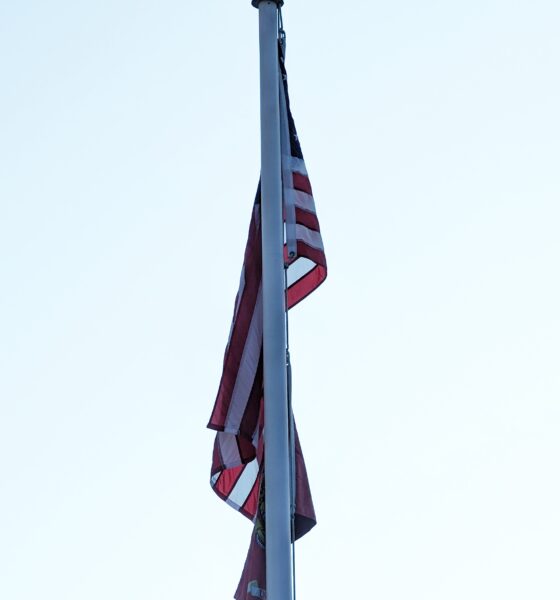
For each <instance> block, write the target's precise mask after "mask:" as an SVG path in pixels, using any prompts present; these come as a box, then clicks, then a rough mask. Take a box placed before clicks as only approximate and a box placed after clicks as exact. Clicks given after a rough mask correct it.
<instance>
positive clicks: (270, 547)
mask: <svg viewBox="0 0 560 600" xmlns="http://www.w3.org/2000/svg"><path fill="white" fill-rule="evenodd" d="M252 4H253V6H255V7H256V8H258V10H259V47H260V101H261V198H262V200H261V203H262V205H261V211H262V255H263V267H262V270H263V346H264V348H263V350H264V362H263V368H264V419H265V421H264V424H265V425H264V447H265V502H266V509H265V526H266V593H267V600H292V598H293V593H292V592H293V586H292V564H291V515H290V456H289V441H288V439H289V438H288V422H289V421H288V400H287V375H286V330H285V311H286V307H285V291H284V254H283V246H284V238H283V219H282V180H281V163H280V107H279V72H278V7H279V6H282V4H283V0H252Z"/></svg>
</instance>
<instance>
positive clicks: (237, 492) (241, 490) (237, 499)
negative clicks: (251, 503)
mask: <svg viewBox="0 0 560 600" xmlns="http://www.w3.org/2000/svg"><path fill="white" fill-rule="evenodd" d="M258 474H259V464H258V461H257V459H256V458H255V459H254V460H252V461H251V462H250V463H248V464H247V465H246V466H245V468H244V469H243V472H242V473H241V476H240V477H239V479H238V480H237V482H236V484H235V486H234V487H233V490H231V493H230V495H229V497H228V500H227V503H228V504H230V505H231V506H233V507H234V508H235V509H236V510H239V509H240V508H241V507H242V506H243V504H244V503H245V500H247V497H248V496H249V494H250V493H251V490H252V489H253V486H254V485H255V480H256V479H257V475H258Z"/></svg>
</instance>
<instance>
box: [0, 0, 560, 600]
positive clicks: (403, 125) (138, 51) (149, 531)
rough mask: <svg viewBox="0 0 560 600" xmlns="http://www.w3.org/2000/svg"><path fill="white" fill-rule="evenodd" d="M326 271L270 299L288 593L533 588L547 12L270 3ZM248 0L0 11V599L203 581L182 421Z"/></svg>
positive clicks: (211, 377)
mask: <svg viewBox="0 0 560 600" xmlns="http://www.w3.org/2000/svg"><path fill="white" fill-rule="evenodd" d="M284 19H285V26H286V29H287V34H288V70H289V77H290V90H291V99H292V104H293V112H294V116H295V119H296V123H297V125H298V130H299V135H300V139H301V142H302V146H303V151H304V154H305V157H306V163H307V167H308V170H309V173H310V176H311V181H312V184H313V187H314V195H315V199H316V202H317V207H318V211H319V217H320V220H321V226H322V230H323V239H324V242H325V246H326V250H327V258H328V262H329V278H328V279H327V282H326V283H325V284H324V285H323V286H322V287H321V288H320V289H319V290H318V291H317V292H316V293H315V294H314V295H313V296H312V297H310V298H309V299H308V300H307V301H306V302H304V303H303V304H301V305H299V306H298V307H297V308H296V309H295V310H294V311H293V314H292V317H291V325H292V329H291V334H290V337H291V342H292V359H293V363H294V401H295V407H296V408H295V409H296V418H297V420H298V425H299V430H300V436H301V441H302V445H303V450H304V453H305V456H306V461H307V466H308V471H309V476H310V481H311V485H312V490H313V494H314V501H315V507H316V511H317V515H318V520H319V524H318V526H317V527H316V528H315V529H314V530H313V531H312V532H311V533H310V534H309V535H308V536H306V537H305V538H304V539H303V540H302V541H301V542H300V543H298V546H297V557H298V598H299V599H300V600H311V599H313V600H315V599H317V598H322V599H333V600H335V599H336V600H338V599H340V598H371V599H376V600H410V599H411V598H414V599H415V600H450V599H453V600H472V599H473V598H477V599H478V600H496V599H501V598H504V599H505V598H507V599H508V600H529V599H531V600H532V599H535V598H538V599H539V600H558V598H559V597H560V577H559V572H558V565H559V564H560V515H559V510H558V507H559V506H560V481H559V460H560V370H559V361H560V308H559V307H560V279H559V262H560V236H559V227H560V175H559V164H560V116H559V113H560V111H559V108H558V107H560V79H559V77H558V73H559V62H560V36H559V35H558V32H559V23H560V4H559V3H558V2H557V1H556V0H549V1H546V0H533V1H531V2H529V1H528V0H519V1H517V0H508V1H507V2H506V1H505V0H484V1H482V0H471V1H470V2H443V1H442V0H440V1H431V2H427V3H418V2H412V1H411V0H401V1H399V2H383V3H382V2H371V1H369V0H367V1H366V0H354V1H352V2H348V3H341V2H333V1H330V0H324V1H322V2H319V1H315V0H307V1H306V2H304V1H302V0H300V1H299V2H297V1H296V0H287V2H286V6H285V8H284ZM258 126H259V114H258V35H257V11H256V10H254V9H253V8H252V7H251V6H250V2H249V0H244V1H243V2H232V1H231V0H229V1H227V2H226V1H223V2H193V1H192V0H186V1H185V0H183V1H178V0H161V1H160V2H157V3H156V2H148V1H143V0H136V1H135V2H132V1H125V0H112V1H111V2H109V1H108V0H105V1H99V2H95V3H83V2H70V1H69V0H59V1H56V0H53V1H50V2H39V1H37V0H35V1H33V0H29V1H21V2H7V1H4V2H2V3H0V206H1V209H0V469H1V472H0V597H1V598H2V599H3V600H99V599H100V598H103V600H123V599H124V600H161V599H163V598H165V599H166V600H179V599H181V600H185V599H190V598H200V599H204V600H205V599H208V600H223V599H227V598H231V597H232V596H233V592H234V590H235V587H236V585H237V581H238V577H239V575H240V573H241V568H242V565H243V562H244V559H245V554H246V550H247V547H248V543H249V538H250V534H251V525H250V523H249V522H248V521H247V520H246V519H244V518H242V517H241V516H239V515H238V514H236V513H235V512H234V511H233V510H231V509H230V508H229V507H227V506H226V505H225V504H224V503H222V502H221V501H220V500H219V499H218V498H217V497H216V496H215V495H214V494H213V493H212V491H211V489H210V486H209V484H208V479H209V469H210V458H211V448H212V441H213V434H212V432H210V431H209V430H206V429H205V425H206V422H207V419H208V417H209V414H210V410H211V408H212V405H213V402H214V398H215V393H216V390H217V384H218V380H219V375H220V367H221V360H222V356H223V349H224V345H225V342H226V338H227V334H228V330H229V325H230V319H231V315H232V309H233V300H234V296H235V292H236V289H237V284H238V278H239V272H240V268H241V260H242V253H243V248H244V245H245V240H246V233H247V227H248V222H249V216H250V210H251V204H252V201H253V197H254V192H255V187H256V183H257V179H258V170H259V130H258Z"/></svg>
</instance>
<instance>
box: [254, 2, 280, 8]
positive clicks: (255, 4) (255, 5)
mask: <svg viewBox="0 0 560 600" xmlns="http://www.w3.org/2000/svg"><path fill="white" fill-rule="evenodd" d="M263 1H264V0H251V4H252V5H253V6H254V7H255V8H259V4H260V3H261V2H263ZM271 2H276V4H277V5H278V7H280V6H283V5H284V0H271Z"/></svg>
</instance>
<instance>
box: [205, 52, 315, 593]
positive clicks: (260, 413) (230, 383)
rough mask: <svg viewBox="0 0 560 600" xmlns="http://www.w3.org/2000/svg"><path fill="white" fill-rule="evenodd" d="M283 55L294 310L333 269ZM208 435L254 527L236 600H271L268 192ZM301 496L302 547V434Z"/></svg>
mask: <svg viewBox="0 0 560 600" xmlns="http://www.w3.org/2000/svg"><path fill="white" fill-rule="evenodd" d="M278 54H279V61H280V66H279V73H280V82H279V94H280V124H281V145H282V198H283V214H284V225H285V226H284V257H285V264H286V269H287V273H286V282H287V289H286V305H287V308H292V307H293V306H294V305H296V304H297V303H298V302H300V301H301V300H303V299H304V298H305V297H306V296H308V295H309V294H310V293H311V292H313V291H314V290H315V289H316V288H317V287H318V286H319V285H320V284H321V283H322V282H323V281H324V280H325V278H326V276H327V264H326V260H325V252H324V248H323V242H322V239H321V233H320V230H319V222H318V220H317V213H316V211H315V203H314V200H313V195H312V191H311V184H310V182H309V177H308V175H307V170H306V168H305V163H304V161H303V155H302V152H301V147H300V143H299V140H298V136H297V133H296V129H295V125H294V121H293V118H292V114H291V111H290V103H289V99H288V84H287V78H286V70H285V66H284V59H283V54H282V52H281V51H279V53H278ZM208 427H209V428H210V429H214V430H216V432H217V433H216V439H215V442H214V452H213V457H212V470H211V485H212V488H213V490H214V491H215V492H216V494H218V496H220V498H222V499H223V500H224V501H225V502H227V503H228V504H229V505H230V506H232V507H233V508H234V509H235V510H237V511H239V512H240V513H242V514H243V515H245V516H246V517H248V518H249V519H251V521H253V523H254V530H253V534H252V537H251V544H250V547H249V552H248V555H247V560H246V562H245V568H244V570H243V574H242V576H241V580H240V582H239V586H238V588H237V592H236V594H235V598H236V600H254V598H265V597H266V580H265V579H266V574H265V531H264V513H265V510H266V502H265V495H264V460H265V456H264V454H265V451H264V447H263V427H264V403H263V311H262V248H261V192H260V185H259V187H258V189H257V194H256V198H255V202H254V205H253V212H252V215H251V222H250V225H249V237H248V240H247V245H246V248H245V258H244V261H243V268H242V271H241V280H240V283H239V290H238V292H237V297H236V299H235V307H234V314H233V322H232V324H231V329H230V333H229V340H228V343H227V346H226V351H225V356H224V365H223V371H222V377H221V380H220V386H219V389H218V395H217V398H216V403H215V405H214V409H213V411H212V415H211V417H210V421H209V423H208ZM295 488H296V489H295V519H294V539H298V538H299V537H301V536H302V535H304V534H305V533H307V532H308V531H309V530H310V529H311V528H312V527H313V526H314V525H315V511H314V509H313V502H312V499H311V493H310V490H309V483H308V480H307V473H306V470H305V464H304V461H303V455H302V452H301V448H300V444H299V439H298V435H297V431H296V433H295Z"/></svg>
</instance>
